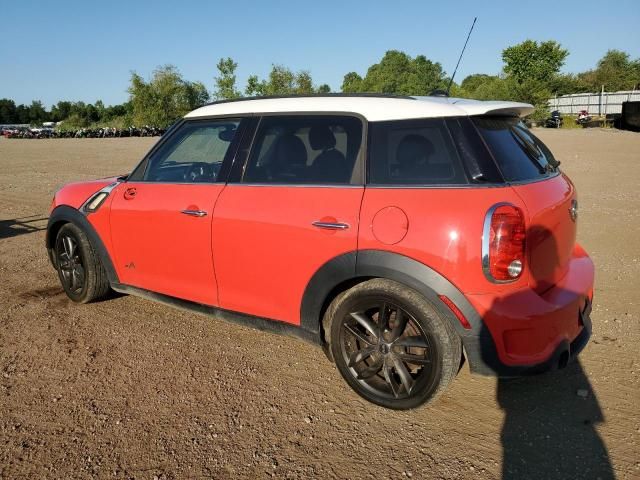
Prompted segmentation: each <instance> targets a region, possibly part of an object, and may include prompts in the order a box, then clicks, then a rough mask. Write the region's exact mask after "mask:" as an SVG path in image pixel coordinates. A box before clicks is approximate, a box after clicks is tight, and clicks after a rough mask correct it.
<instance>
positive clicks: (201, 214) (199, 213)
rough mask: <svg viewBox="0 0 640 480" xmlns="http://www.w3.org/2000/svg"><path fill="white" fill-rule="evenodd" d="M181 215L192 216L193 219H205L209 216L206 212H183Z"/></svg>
mask: <svg viewBox="0 0 640 480" xmlns="http://www.w3.org/2000/svg"><path fill="white" fill-rule="evenodd" d="M180 213H184V214H185V215H191V216H192V217H205V216H206V215H207V212H205V211H204V210H182V211H181V212H180Z"/></svg>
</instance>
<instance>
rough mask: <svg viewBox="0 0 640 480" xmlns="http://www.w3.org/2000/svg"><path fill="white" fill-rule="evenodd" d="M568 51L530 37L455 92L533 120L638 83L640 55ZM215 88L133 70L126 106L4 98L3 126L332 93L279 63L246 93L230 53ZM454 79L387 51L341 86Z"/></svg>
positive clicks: (127, 122)
mask: <svg viewBox="0 0 640 480" xmlns="http://www.w3.org/2000/svg"><path fill="white" fill-rule="evenodd" d="M568 55H569V52H568V50H566V49H564V48H562V46H561V45H560V44H559V43H558V42H555V41H553V40H549V41H543V42H537V41H534V40H526V41H524V42H522V43H519V44H517V45H513V46H510V47H508V48H505V49H504V50H503V51H502V61H503V66H502V71H501V72H500V74H498V75H490V74H485V73H476V74H472V75H469V76H467V77H466V78H464V79H463V80H462V81H461V82H460V83H459V84H458V83H453V84H452V86H451V91H450V95H451V96H455V97H464V98H473V99H478V100H489V99H493V100H513V101H520V102H526V103H531V104H533V105H534V106H535V107H536V112H535V113H534V117H539V118H541V117H544V116H546V115H547V113H548V112H547V100H548V99H549V98H551V97H552V96H553V95H565V94H570V93H583V92H597V91H600V89H601V88H603V87H604V89H605V90H607V91H617V90H632V89H637V88H638V87H640V59H632V58H631V57H630V56H629V54H628V53H626V52H623V51H620V50H609V51H608V52H607V53H606V54H605V55H604V56H603V57H602V58H601V59H600V60H599V61H598V62H597V64H596V66H595V67H594V68H593V69H591V70H588V71H586V72H581V73H576V74H572V73H569V74H564V73H560V69H561V68H562V66H563V65H564V63H565V60H566V58H567V56H568ZM216 67H217V71H218V73H217V76H216V77H215V78H214V82H213V87H214V88H213V90H212V91H211V92H210V91H209V90H208V89H207V87H206V85H205V84H203V83H202V82H190V81H187V80H185V79H184V78H183V77H182V75H181V74H180V72H179V71H178V69H177V68H176V67H175V66H172V65H165V66H161V67H158V68H157V69H156V70H155V71H154V72H153V74H152V76H151V78H150V79H149V80H145V79H144V78H143V77H142V76H140V75H139V74H137V73H135V72H133V73H132V74H131V79H130V85H129V88H128V93H129V100H128V101H127V102H125V103H123V104H121V105H113V106H108V107H107V106H105V105H104V104H103V102H102V101H100V100H99V101H97V102H96V103H95V104H90V103H88V104H87V103H84V102H69V101H61V102H58V103H57V104H55V105H53V106H52V107H51V109H50V110H47V109H46V108H45V107H44V106H43V104H42V102H40V101H37V100H34V101H33V102H32V103H31V104H30V105H16V104H15V103H14V102H13V100H9V99H6V98H5V99H0V124H2V123H30V124H41V123H42V122H46V121H55V122H60V121H61V122H63V123H62V125H63V128H65V127H67V128H82V127H89V126H95V125H101V126H111V127H118V128H127V127H129V126H131V125H137V126H140V125H153V126H156V127H160V128H165V127H167V126H168V125H170V124H171V123H173V122H174V121H175V120H176V119H177V118H179V117H181V116H183V115H184V114H185V113H187V112H189V111H191V110H193V109H195V108H197V107H199V106H201V105H203V104H205V103H207V102H208V101H210V100H211V99H214V100H223V99H235V98H241V97H243V96H265V95H289V94H312V93H329V92H331V88H330V87H329V85H327V84H321V85H316V84H315V83H314V81H313V78H312V76H311V73H310V72H309V71H307V70H301V71H298V72H294V71H292V70H291V69H289V68H287V67H285V66H283V65H273V66H272V68H271V71H270V72H269V75H268V76H267V77H266V78H259V77H258V76H257V75H250V76H249V77H248V78H247V79H246V84H245V88H244V90H241V89H240V87H239V86H238V81H237V75H236V71H237V67H238V64H237V62H235V61H234V60H233V59H232V58H221V59H220V61H219V62H218V63H217V65H216ZM449 81H450V77H448V76H447V73H446V72H445V70H444V69H443V68H442V65H441V64H440V63H439V62H434V61H432V60H429V59H428V58H427V57H426V56H424V55H418V56H416V57H411V56H410V55H408V54H406V53H404V52H401V51H398V50H389V51H387V52H386V53H385V54H384V56H383V57H382V58H381V59H380V61H379V62H378V63H375V64H373V65H371V66H370V67H369V68H368V69H367V71H366V72H364V74H362V75H361V74H359V73H357V72H349V73H347V74H346V75H345V76H344V78H343V82H342V85H341V91H342V92H344V93H366V92H370V93H388V94H400V95H428V94H429V93H431V92H433V91H435V90H444V89H446V88H447V86H448V84H449Z"/></svg>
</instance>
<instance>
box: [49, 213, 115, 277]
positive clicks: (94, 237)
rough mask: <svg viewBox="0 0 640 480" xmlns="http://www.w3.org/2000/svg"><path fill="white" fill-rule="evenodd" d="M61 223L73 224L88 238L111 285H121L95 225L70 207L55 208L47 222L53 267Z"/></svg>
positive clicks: (50, 257)
mask: <svg viewBox="0 0 640 480" xmlns="http://www.w3.org/2000/svg"><path fill="white" fill-rule="evenodd" d="M61 223H73V224H74V225H75V226H76V227H78V228H80V229H81V230H82V231H83V232H84V233H85V234H86V235H87V237H88V238H89V242H91V246H92V247H93V249H94V250H95V251H96V253H97V254H98V256H99V257H100V261H101V262H102V265H103V266H104V269H105V271H106V272H107V277H108V279H109V283H111V284H115V283H119V279H118V274H117V273H116V270H115V268H114V267H113V262H112V261H111V257H110V256H109V253H108V252H107V249H106V247H105V246H104V243H103V242H102V239H101V238H100V236H99V235H98V233H97V232H96V230H95V228H93V225H91V223H90V222H89V220H87V217H86V216H85V215H83V214H82V212H80V211H79V210H77V209H75V208H73V207H71V206H69V205H58V206H57V207H56V208H54V209H53V211H52V212H51V215H50V216H49V221H48V222H47V235H46V239H45V244H46V247H47V252H48V254H49V259H50V260H51V263H52V264H53V266H54V267H55V266H56V263H55V255H54V254H53V249H54V245H55V241H56V239H55V235H54V234H53V232H54V231H55V232H57V230H58V228H57V225H59V224H61Z"/></svg>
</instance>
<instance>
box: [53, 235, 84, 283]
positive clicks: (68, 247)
mask: <svg viewBox="0 0 640 480" xmlns="http://www.w3.org/2000/svg"><path fill="white" fill-rule="evenodd" d="M58 266H59V268H60V273H61V277H62V281H63V282H64V286H65V287H66V288H67V290H68V291H69V292H70V293H73V294H78V293H80V292H81V291H82V289H83V288H84V284H85V275H86V272H85V266H84V263H83V261H82V256H81V255H80V248H79V247H78V242H77V240H76V239H75V238H74V237H72V236H71V235H64V236H63V237H62V238H60V240H59V242H58Z"/></svg>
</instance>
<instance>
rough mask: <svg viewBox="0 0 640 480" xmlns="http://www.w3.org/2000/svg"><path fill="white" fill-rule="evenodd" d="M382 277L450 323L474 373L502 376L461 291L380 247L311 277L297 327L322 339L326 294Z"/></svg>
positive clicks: (489, 342) (488, 337)
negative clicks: (460, 315) (417, 297)
mask: <svg viewBox="0 0 640 480" xmlns="http://www.w3.org/2000/svg"><path fill="white" fill-rule="evenodd" d="M368 278H387V279H389V280H394V281H396V282H398V283H401V284H403V285H406V286H407V287H410V288H413V289H414V290H416V291H418V292H419V293H421V294H422V295H424V296H425V298H427V299H428V300H429V301H430V302H431V303H432V304H433V305H434V306H435V307H436V308H437V309H438V311H439V312H440V313H441V314H442V316H443V317H444V318H446V319H447V320H449V322H451V325H452V326H453V327H454V328H455V330H456V332H457V333H458V335H459V336H460V339H461V341H462V343H463V346H464V350H465V355H466V358H467V360H468V362H469V366H470V368H471V371H472V372H473V373H480V374H485V375H496V374H498V375H502V374H504V373H503V372H504V369H505V366H504V365H503V364H502V362H501V361H500V359H499V357H498V353H497V350H496V347H495V343H494V341H493V338H492V337H491V334H490V333H489V331H488V330H487V328H486V327H485V326H484V322H483V321H482V318H481V317H480V315H479V314H478V312H477V311H476V309H475V308H474V307H473V306H472V305H471V303H470V302H469V300H467V298H466V297H465V296H464V294H463V293H462V292H461V291H460V290H459V289H458V288H457V287H456V286H455V285H453V284H452V283H451V282H450V281H449V280H447V279H446V278H445V277H444V276H443V275H441V274H440V273H438V272H437V271H435V270H434V269H432V268H430V267H428V266H427V265H425V264H423V263H420V262H418V261H417V260H414V259H412V258H410V257H407V256H405V255H401V254H399V253H394V252H388V251H384V250H358V251H354V252H348V253H345V254H343V255H339V256H337V257H335V258H333V259H332V260H330V261H328V262H327V263H325V264H324V265H323V266H322V267H320V268H319V269H318V271H317V272H316V273H315V274H314V275H313V277H312V278H311V280H310V281H309V283H308V284H307V288H306V289H305V292H304V294H303V297H302V302H301V307H300V326H301V327H302V328H303V329H305V330H306V331H308V332H311V333H313V334H314V335H316V336H317V338H318V342H320V343H324V340H323V336H322V335H323V333H322V330H321V328H320V324H321V322H322V315H323V313H324V308H326V306H327V305H326V304H325V303H326V300H327V298H331V294H332V292H334V291H335V289H336V287H339V286H340V285H341V284H344V283H345V282H349V281H354V282H357V280H358V279H362V280H365V279H368ZM439 295H445V296H447V297H448V298H449V299H450V300H451V301H452V302H453V303H454V304H455V305H456V307H458V309H460V311H461V312H462V313H463V314H464V316H465V318H466V319H467V321H468V322H469V324H470V325H471V329H465V328H464V327H463V326H462V325H461V324H460V322H459V321H458V319H457V318H456V317H455V315H454V313H453V312H452V311H451V310H450V309H449V307H447V306H446V305H445V304H444V302H443V301H442V300H440V298H439V297H438V296H439Z"/></svg>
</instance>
